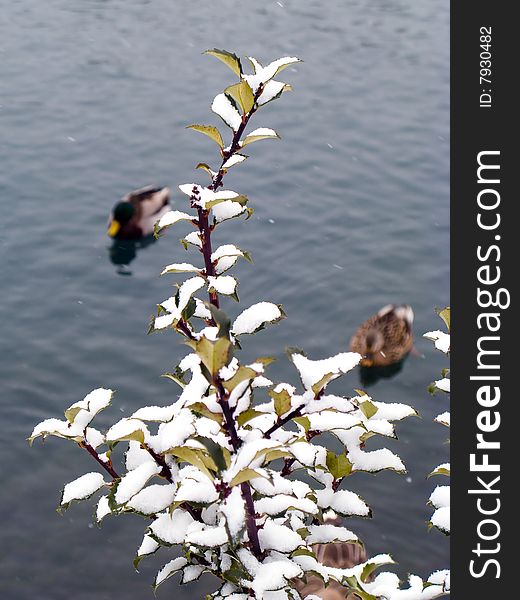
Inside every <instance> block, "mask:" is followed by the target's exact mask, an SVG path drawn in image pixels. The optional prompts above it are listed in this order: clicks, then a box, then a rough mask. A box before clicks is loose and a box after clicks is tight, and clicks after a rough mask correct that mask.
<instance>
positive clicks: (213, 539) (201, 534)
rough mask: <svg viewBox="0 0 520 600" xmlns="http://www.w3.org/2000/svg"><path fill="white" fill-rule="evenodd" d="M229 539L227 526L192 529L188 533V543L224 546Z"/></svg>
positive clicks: (211, 546) (212, 546)
mask: <svg viewBox="0 0 520 600" xmlns="http://www.w3.org/2000/svg"><path fill="white" fill-rule="evenodd" d="M227 541H228V535H227V532H226V528H225V527H204V528H203V529H200V530H193V531H192V530H190V531H188V533H187V534H186V543H188V544H195V545H197V546H206V547H210V548H214V547H216V546H222V545H224V544H226V543H227Z"/></svg>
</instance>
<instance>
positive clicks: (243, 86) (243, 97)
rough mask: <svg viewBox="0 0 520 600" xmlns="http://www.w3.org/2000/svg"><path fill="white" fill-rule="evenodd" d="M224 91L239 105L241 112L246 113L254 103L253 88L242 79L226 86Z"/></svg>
mask: <svg viewBox="0 0 520 600" xmlns="http://www.w3.org/2000/svg"><path fill="white" fill-rule="evenodd" d="M224 93H225V94H227V95H228V96H231V97H232V98H233V100H234V101H235V103H236V104H237V105H238V106H240V108H241V109H242V114H246V113H248V112H249V111H250V110H251V109H252V108H253V106H254V104H255V97H254V94H253V90H252V89H251V87H250V86H249V84H248V83H247V81H245V80H244V79H243V80H242V81H240V82H239V83H235V84H234V85H230V86H229V87H227V88H226V89H225V90H224Z"/></svg>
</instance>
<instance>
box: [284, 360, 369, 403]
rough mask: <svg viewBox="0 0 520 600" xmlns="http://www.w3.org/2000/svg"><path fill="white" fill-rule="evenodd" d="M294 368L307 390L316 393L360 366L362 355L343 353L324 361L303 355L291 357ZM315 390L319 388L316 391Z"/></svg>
mask: <svg viewBox="0 0 520 600" xmlns="http://www.w3.org/2000/svg"><path fill="white" fill-rule="evenodd" d="M290 358H291V360H292V362H293V363H294V366H295V367H296V368H297V369H298V371H299V373H300V378H301V380H302V383H303V385H304V387H305V388H306V389H308V390H309V389H312V390H313V391H314V392H315V393H316V391H320V390H321V389H323V388H324V387H325V386H326V385H327V383H328V382H329V381H332V380H333V379H336V378H337V377H340V376H341V375H343V374H344V373H347V372H348V371H350V370H352V369H353V368H354V367H356V366H357V365H358V364H359V361H360V360H361V354H358V353H357V352H342V353H341V354H336V355H335V356H332V357H330V358H324V359H322V360H310V359H308V358H307V357H306V356H304V355H303V354H301V353H298V352H293V353H292V354H291V355H290ZM315 388H319V390H316V389H315Z"/></svg>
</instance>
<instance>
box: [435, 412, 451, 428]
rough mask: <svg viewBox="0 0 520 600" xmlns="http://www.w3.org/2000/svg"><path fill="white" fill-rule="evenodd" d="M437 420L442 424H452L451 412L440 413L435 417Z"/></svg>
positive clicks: (447, 425)
mask: <svg viewBox="0 0 520 600" xmlns="http://www.w3.org/2000/svg"><path fill="white" fill-rule="evenodd" d="M434 421H435V422H437V423H440V424H441V425H446V427H449V426H450V413H449V412H443V413H442V414H440V415H437V416H436V417H435V419H434Z"/></svg>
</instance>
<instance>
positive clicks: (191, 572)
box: [181, 565, 206, 583]
mask: <svg viewBox="0 0 520 600" xmlns="http://www.w3.org/2000/svg"><path fill="white" fill-rule="evenodd" d="M205 568H206V567H203V566H201V565H188V566H186V567H184V569H183V570H182V579H181V582H182V583H189V582H190V581H195V580H196V579H198V578H199V577H200V576H201V575H202V573H204V569H205Z"/></svg>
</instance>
